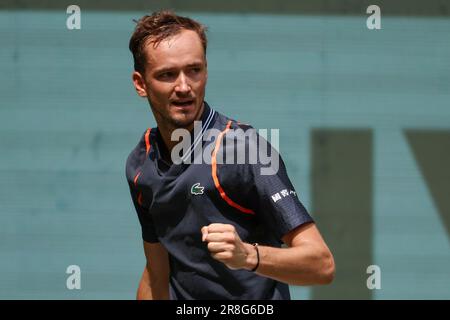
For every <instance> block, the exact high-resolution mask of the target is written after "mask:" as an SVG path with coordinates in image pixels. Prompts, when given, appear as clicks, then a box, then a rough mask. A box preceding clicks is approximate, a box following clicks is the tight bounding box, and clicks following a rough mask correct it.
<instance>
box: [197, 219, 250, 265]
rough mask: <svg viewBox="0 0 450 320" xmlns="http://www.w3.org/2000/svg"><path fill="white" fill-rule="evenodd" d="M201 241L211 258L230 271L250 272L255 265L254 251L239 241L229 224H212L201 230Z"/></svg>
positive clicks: (248, 245)
mask: <svg viewBox="0 0 450 320" xmlns="http://www.w3.org/2000/svg"><path fill="white" fill-rule="evenodd" d="M201 232H202V241H203V242H206V243H207V244H208V250H209V252H210V253H211V256H212V257H213V258H214V259H216V260H218V261H220V262H222V263H224V264H225V265H226V266H227V267H228V268H230V269H233V270H235V269H247V270H251V269H253V267H255V265H256V263H257V257H256V249H255V248H254V247H253V246H252V245H251V244H249V243H245V242H243V241H242V240H241V238H240V237H239V235H238V234H237V232H236V229H235V227H234V226H233V225H231V224H223V223H212V224H210V225H208V226H205V227H203V228H202V229H201Z"/></svg>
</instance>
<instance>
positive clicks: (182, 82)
mask: <svg viewBox="0 0 450 320" xmlns="http://www.w3.org/2000/svg"><path fill="white" fill-rule="evenodd" d="M189 91H191V86H190V85H189V83H188V79H187V77H186V75H185V74H184V73H183V72H180V75H179V77H178V81H177V85H176V86H175V92H177V93H180V94H187V93H189Z"/></svg>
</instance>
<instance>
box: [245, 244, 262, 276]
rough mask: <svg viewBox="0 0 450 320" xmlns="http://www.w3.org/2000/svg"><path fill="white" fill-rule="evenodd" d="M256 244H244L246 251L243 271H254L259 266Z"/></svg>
mask: <svg viewBox="0 0 450 320" xmlns="http://www.w3.org/2000/svg"><path fill="white" fill-rule="evenodd" d="M256 246H257V244H250V243H246V244H245V247H246V250H247V257H246V260H245V267H244V269H246V270H248V271H256V269H257V267H258V265H259V253H258V248H256Z"/></svg>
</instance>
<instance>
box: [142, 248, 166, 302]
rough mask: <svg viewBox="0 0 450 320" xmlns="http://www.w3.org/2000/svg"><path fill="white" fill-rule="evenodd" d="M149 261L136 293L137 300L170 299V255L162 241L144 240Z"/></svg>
mask: <svg viewBox="0 0 450 320" xmlns="http://www.w3.org/2000/svg"><path fill="white" fill-rule="evenodd" d="M144 253H145V257H146V259H147V263H146V265H145V268H144V272H143V273H142V277H141V281H140V282H139V287H138V290H137V294H136V299H137V300H167V299H169V272H170V270H169V257H168V254H167V250H166V249H165V248H164V247H163V246H162V245H161V244H160V243H149V242H145V241H144Z"/></svg>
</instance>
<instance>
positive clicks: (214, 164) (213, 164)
mask: <svg viewBox="0 0 450 320" xmlns="http://www.w3.org/2000/svg"><path fill="white" fill-rule="evenodd" d="M230 127H231V121H228V123H227V127H226V128H225V130H224V131H222V132H221V133H220V134H219V136H218V137H217V141H216V145H215V147H214V150H213V154H212V159H211V167H212V172H211V174H212V178H213V180H214V185H215V186H216V188H217V190H218V191H219V193H220V196H221V197H222V199H223V200H225V201H226V203H228V204H229V205H230V206H232V207H233V208H236V209H238V210H239V211H242V212H244V213H248V214H255V212H254V211H253V210H251V209H247V208H244V207H242V206H240V205H239V204H237V203H236V202H234V201H233V200H231V199H230V198H229V197H228V196H227V194H226V193H225V191H224V190H223V188H222V186H221V185H220V182H219V178H218V177H217V151H218V150H219V148H220V142H221V141H222V138H223V136H224V135H225V133H227V131H228V130H230Z"/></svg>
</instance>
